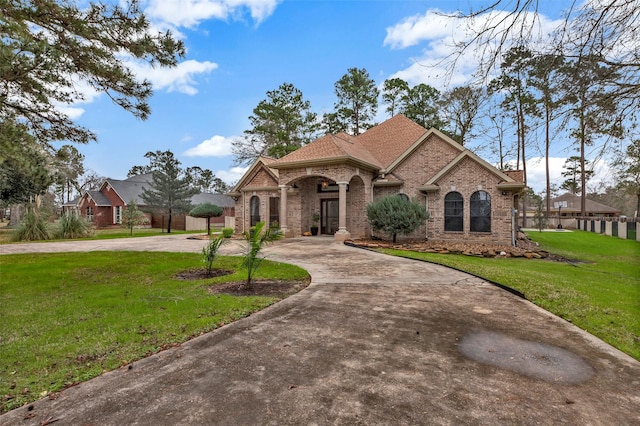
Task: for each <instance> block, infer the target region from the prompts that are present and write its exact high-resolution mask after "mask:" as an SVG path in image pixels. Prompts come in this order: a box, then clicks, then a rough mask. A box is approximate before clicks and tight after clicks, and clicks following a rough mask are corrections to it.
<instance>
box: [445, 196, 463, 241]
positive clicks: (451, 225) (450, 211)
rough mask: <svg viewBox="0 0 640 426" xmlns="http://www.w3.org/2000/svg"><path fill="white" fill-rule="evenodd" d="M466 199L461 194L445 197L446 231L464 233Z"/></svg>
mask: <svg viewBox="0 0 640 426" xmlns="http://www.w3.org/2000/svg"><path fill="white" fill-rule="evenodd" d="M463 215H464V199H463V198H462V195H461V194H460V193H459V192H450V193H448V194H447V195H445V197H444V230H445V231H450V232H462V230H463V224H464V216H463Z"/></svg>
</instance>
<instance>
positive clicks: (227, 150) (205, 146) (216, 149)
mask: <svg viewBox="0 0 640 426" xmlns="http://www.w3.org/2000/svg"><path fill="white" fill-rule="evenodd" d="M234 139H235V138H234V137H231V138H225V137H224V136H217V135H216V136H213V137H212V138H210V139H207V140H206V141H203V142H201V143H199V144H198V145H196V146H194V147H193V148H189V149H188V150H186V151H185V152H184V155H186V156H187V157H226V156H228V155H231V154H232V152H231V142H232V141H233V140H234ZM223 180H224V179H223Z"/></svg>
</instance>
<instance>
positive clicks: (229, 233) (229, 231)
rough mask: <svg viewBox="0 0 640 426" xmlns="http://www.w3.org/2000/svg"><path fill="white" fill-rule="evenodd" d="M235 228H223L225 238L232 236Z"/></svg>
mask: <svg viewBox="0 0 640 426" xmlns="http://www.w3.org/2000/svg"><path fill="white" fill-rule="evenodd" d="M233 232H234V229H233V228H222V236H223V237H224V238H231V236H232V235H233Z"/></svg>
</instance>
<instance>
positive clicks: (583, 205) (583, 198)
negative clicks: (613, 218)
mask: <svg viewBox="0 0 640 426" xmlns="http://www.w3.org/2000/svg"><path fill="white" fill-rule="evenodd" d="M584 138H585V122H584V111H583V113H582V114H581V115H580V183H581V186H582V188H580V215H581V216H582V217H585V216H586V215H587V179H586V173H585V170H584V145H585V140H584Z"/></svg>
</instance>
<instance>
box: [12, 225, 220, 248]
mask: <svg viewBox="0 0 640 426" xmlns="http://www.w3.org/2000/svg"><path fill="white" fill-rule="evenodd" d="M0 225H4V226H0V244H8V243H15V242H16V241H14V240H13V236H14V234H15V232H16V230H15V229H14V228H7V226H6V222H5V223H4V224H0ZM49 230H50V231H51V232H52V233H53V231H54V230H55V225H54V224H50V225H49ZM214 231H215V232H218V230H217V229H215V230H214V229H213V228H212V229H211V232H212V233H213V232H214ZM206 233H207V231H206V230H205V231H180V230H172V231H171V234H206ZM158 235H167V231H166V230H164V229H159V228H136V229H134V230H133V235H132V234H131V231H129V229H125V228H109V229H96V230H94V231H93V234H92V235H91V236H90V237H86V238H81V239H82V240H110V239H116V238H137V237H155V236H158ZM47 241H66V240H54V239H51V240H47ZM24 243H25V244H28V243H29V242H28V241H27V242H24Z"/></svg>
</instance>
